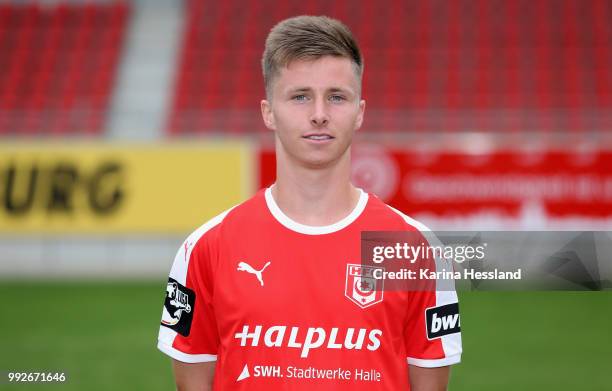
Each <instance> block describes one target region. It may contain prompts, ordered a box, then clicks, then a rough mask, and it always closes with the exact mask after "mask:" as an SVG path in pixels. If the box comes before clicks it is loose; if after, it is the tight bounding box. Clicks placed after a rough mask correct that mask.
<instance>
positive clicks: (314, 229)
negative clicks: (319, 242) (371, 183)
mask: <svg viewBox="0 0 612 391" xmlns="http://www.w3.org/2000/svg"><path fill="white" fill-rule="evenodd" d="M272 186H274V185H272ZM272 186H270V187H268V188H267V189H266V191H265V198H266V204H267V206H268V209H269V210H270V213H272V216H274V218H275V219H276V220H277V221H278V222H279V223H281V224H282V225H283V226H285V227H286V228H288V229H290V230H292V231H295V232H299V233H301V234H306V235H324V234H330V233H332V232H336V231H340V230H341V229H343V228H345V227H347V226H348V225H349V224H351V223H352V222H353V221H355V220H356V219H357V217H359V216H360V215H361V212H363V210H364V209H365V207H366V204H367V203H368V193H366V192H365V191H363V190H361V189H359V188H357V190H359V201H357V205H356V206H355V208H353V210H352V211H351V213H349V214H348V215H347V216H346V217H344V218H343V219H342V220H340V221H337V222H335V223H333V224H330V225H322V226H315V225H305V224H300V223H298V222H297V221H294V220H292V219H291V218H290V217H289V216H287V215H286V214H285V213H283V211H282V210H281V209H280V208H279V207H278V204H277V203H276V201H275V200H274V197H273V196H272Z"/></svg>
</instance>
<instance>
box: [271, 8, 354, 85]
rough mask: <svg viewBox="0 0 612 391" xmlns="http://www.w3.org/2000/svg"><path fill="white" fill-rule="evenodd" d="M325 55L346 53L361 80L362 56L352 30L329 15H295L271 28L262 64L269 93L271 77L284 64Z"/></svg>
mask: <svg viewBox="0 0 612 391" xmlns="http://www.w3.org/2000/svg"><path fill="white" fill-rule="evenodd" d="M323 56H335V57H345V58H348V59H349V60H351V61H352V63H353V65H354V68H355V73H356V74H357V77H358V78H359V80H361V76H362V75H363V58H362V57H361V51H360V50H359V46H358V45H357V41H356V40H355V37H353V33H351V30H349V28H348V27H347V26H346V25H345V24H344V23H342V22H340V21H339V20H336V19H332V18H329V17H327V16H307V15H302V16H296V17H293V18H289V19H285V20H283V21H282V22H280V23H278V24H277V25H276V26H274V27H273V28H272V30H270V33H269V34H268V37H267V38H266V47H265V49H264V53H263V57H262V59H261V65H262V69H263V78H264V83H265V87H266V94H267V95H268V97H269V96H270V87H271V85H272V80H273V79H274V77H275V76H276V75H277V74H278V72H279V71H280V69H281V68H282V67H285V66H287V65H289V63H290V62H291V61H293V60H301V59H318V58H320V57H323Z"/></svg>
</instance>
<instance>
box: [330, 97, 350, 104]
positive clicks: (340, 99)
mask: <svg viewBox="0 0 612 391" xmlns="http://www.w3.org/2000/svg"><path fill="white" fill-rule="evenodd" d="M329 100H330V101H332V102H334V103H338V102H343V101H345V100H346V99H345V98H344V97H343V96H342V95H331V96H330V97H329Z"/></svg>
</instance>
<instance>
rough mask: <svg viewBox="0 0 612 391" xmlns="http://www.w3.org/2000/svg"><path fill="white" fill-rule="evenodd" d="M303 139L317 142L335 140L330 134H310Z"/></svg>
mask: <svg viewBox="0 0 612 391" xmlns="http://www.w3.org/2000/svg"><path fill="white" fill-rule="evenodd" d="M302 137H303V138H305V139H308V140H315V141H324V140H332V139H333V138H334V137H332V136H330V135H329V134H308V135H306V136H302Z"/></svg>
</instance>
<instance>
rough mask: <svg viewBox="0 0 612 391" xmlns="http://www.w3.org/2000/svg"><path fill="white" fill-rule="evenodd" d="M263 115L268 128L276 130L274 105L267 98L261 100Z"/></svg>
mask: <svg viewBox="0 0 612 391" xmlns="http://www.w3.org/2000/svg"><path fill="white" fill-rule="evenodd" d="M261 117H262V118H263V121H264V124H265V125H266V127H267V128H268V129H270V130H276V122H275V121H274V113H273V112H272V105H271V104H270V102H268V101H267V100H265V99H262V101H261Z"/></svg>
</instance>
